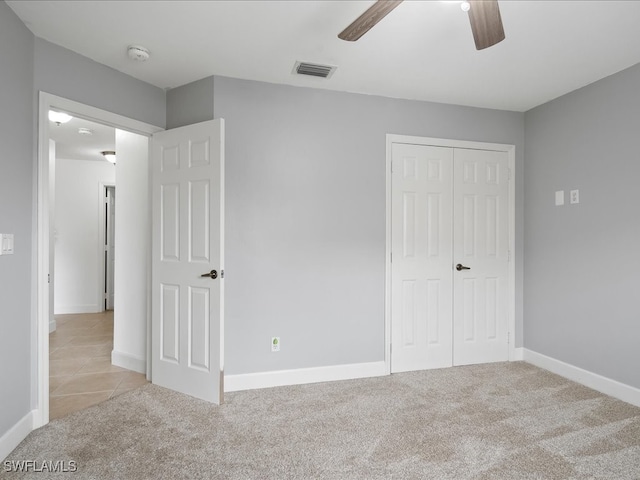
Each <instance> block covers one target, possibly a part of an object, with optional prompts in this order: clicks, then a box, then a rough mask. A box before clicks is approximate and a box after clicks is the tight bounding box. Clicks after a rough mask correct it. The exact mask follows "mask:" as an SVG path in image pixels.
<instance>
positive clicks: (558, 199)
mask: <svg viewBox="0 0 640 480" xmlns="http://www.w3.org/2000/svg"><path fill="white" fill-rule="evenodd" d="M560 205H564V190H558V191H557V192H556V207H559V206H560Z"/></svg>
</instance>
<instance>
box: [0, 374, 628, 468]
mask: <svg viewBox="0 0 640 480" xmlns="http://www.w3.org/2000/svg"><path fill="white" fill-rule="evenodd" d="M7 460H8V461H20V460H37V461H40V462H41V461H59V460H62V461H65V462H69V461H75V462H77V468H78V471H77V472H76V473H75V474H72V473H66V474H47V473H29V474H24V473H14V472H12V473H6V472H4V469H3V468H2V467H3V466H4V465H5V464H4V463H3V464H0V477H1V478H12V479H13V478H15V479H18V478H37V479H45V478H63V477H64V478H82V479H165V478H166V479H189V478H202V479H274V480H275V479H456V480H460V479H592V478H594V479H595V478H597V479H636V480H637V479H640V408H637V407H634V406H632V405H629V404H626V403H624V402H621V401H618V400H615V399H613V398H611V397H607V396H605V395H602V394H600V393H598V392H595V391H593V390H590V389H588V388H586V387H582V386H580V385H578V384H575V383H573V382H570V381H568V380H565V379H563V378H561V377H558V376H556V375H553V374H551V373H548V372H546V371H544V370H540V369H538V368H536V367H533V366H531V365H528V364H525V363H510V364H508V363H500V364H491V365H478V366H470V367H457V368H449V369H443V370H431V371H424V372H415V373H405V374H396V375H392V376H390V377H382V378H373V379H364V380H350V381H342V382H330V383H324V384H314V385H303V386H293V387H281V388H272V389H266V390H254V391H248V392H236V393H230V394H227V395H226V403H225V405H223V406H221V407H215V406H212V405H209V404H207V403H205V402H202V401H199V400H196V399H193V398H191V397H187V396H184V395H180V394H177V393H174V392H171V391H168V390H165V389H162V388H160V387H156V386H154V385H148V386H145V387H142V388H140V389H138V390H134V391H132V392H129V393H125V394H123V395H121V396H119V397H116V398H113V399H111V400H108V401H107V402H105V403H103V404H101V405H98V406H96V407H92V408H90V409H87V410H84V411H81V412H78V413H75V414H72V415H71V416H69V417H66V418H63V419H60V420H55V421H53V422H51V423H50V424H49V425H47V426H46V427H44V428H41V429H39V430H37V431H35V432H32V433H31V434H30V435H29V437H28V438H27V439H26V440H25V441H24V442H23V443H22V444H20V445H19V446H18V448H17V449H16V450H15V451H14V452H13V453H11V455H10V456H9V457H8V458H7Z"/></svg>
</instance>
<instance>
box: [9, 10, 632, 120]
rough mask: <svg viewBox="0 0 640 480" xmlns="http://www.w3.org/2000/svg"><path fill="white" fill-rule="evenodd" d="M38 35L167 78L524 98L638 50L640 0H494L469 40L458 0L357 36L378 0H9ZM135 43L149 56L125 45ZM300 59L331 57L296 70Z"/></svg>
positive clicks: (628, 61)
mask: <svg viewBox="0 0 640 480" xmlns="http://www.w3.org/2000/svg"><path fill="white" fill-rule="evenodd" d="M7 3H8V4H9V6H10V7H11V8H12V9H13V10H14V11H15V12H16V13H17V14H18V16H19V17H20V18H21V19H22V20H23V21H24V22H25V24H26V25H27V26H28V27H29V28H30V29H31V31H32V32H33V33H34V34H35V35H36V36H38V37H41V38H44V39H46V40H49V41H51V42H53V43H56V44H59V45H61V46H63V47H66V48H68V49H70V50H73V51H75V52H77V53H79V54H81V55H84V56H87V57H89V58H92V59H94V60H96V61H98V62H100V63H103V64H105V65H109V66H111V67H113V68H115V69H117V70H120V71H122V72H124V73H127V74H129V75H131V76H133V77H136V78H139V79H141V80H144V81H146V82H149V83H151V84H153V85H156V86H158V87H161V88H173V87H176V86H180V85H184V84H185V83H189V82H191V81H195V80H198V79H200V78H204V77H207V76H210V75H222V76H229V77H236V78H244V79H252V80H261V81H266V82H272V83H282V84H289V85H298V86H309V87H316V88H327V89H331V90H340V91H349V92H359V93H368V94H376V95H383V96H388V97H398V98H407V99H416V100H428V101H435V102H444V103H451V104H459V105H470V106H479V107H489V108H497V109H505V110H516V111H526V110H528V109H530V108H532V107H534V106H537V105H540V104H542V103H544V102H546V101H548V100H551V99H553V98H555V97H558V96H560V95H563V94H565V93H567V92H569V91H572V90H575V89H576V88H579V87H581V86H584V85H586V84H589V83H592V82H594V81H596V80H599V79H601V78H604V77H606V76H608V75H611V74H613V73H615V72H618V71H620V70H623V69H625V68H627V67H629V66H631V65H634V64H636V63H639V62H640V27H639V25H640V1H635V0H628V1H614V0H589V1H580V0H568V1H561V0H554V1H544V0H534V1H525V0H500V3H499V4H500V10H501V13H502V19H503V23H504V28H505V33H506V40H504V41H503V42H502V43H499V44H498V45H496V46H494V47H491V48H489V49H487V50H483V51H476V50H475V47H474V43H473V37H472V34H471V29H470V26H469V20H468V17H467V14H465V13H464V12H462V11H461V10H460V8H459V5H457V4H456V3H455V2H441V1H437V0H430V1H429V0H427V1H408V0H407V1H405V2H403V3H402V4H401V5H400V6H399V7H398V8H396V9H395V10H394V11H393V12H391V13H390V14H389V15H388V16H387V17H386V18H385V19H383V20H382V22H380V23H379V24H378V25H377V26H376V27H374V29H373V30H371V31H370V32H368V33H367V34H365V36H364V37H362V38H361V39H360V40H359V41H357V42H355V43H349V42H344V41H342V40H339V39H338V38H337V34H338V33H339V32H340V31H341V30H343V29H344V28H345V27H346V26H347V25H348V24H349V23H351V22H352V21H353V20H354V19H355V18H356V17H357V16H358V15H359V14H360V13H362V12H363V11H364V10H365V9H366V8H368V7H369V6H370V5H371V4H372V3H373V1H346V0H340V1H328V0H324V1H313V0H302V1H295V0H284V1H271V0H259V1H248V0H245V1H223V0H217V1H186V0H183V1H150V0H145V1H51V0H47V1H28V2H25V1H7ZM131 44H140V45H143V46H145V47H146V48H148V49H149V50H150V52H151V59H150V60H149V61H148V62H146V63H136V62H133V61H131V60H129V59H128V58H127V56H126V48H127V46H128V45H131ZM296 60H302V61H308V62H315V63H322V64H330V65H337V66H338V69H337V71H336V73H335V74H334V75H333V76H332V77H331V78H330V79H328V80H324V79H317V78H312V77H301V76H294V75H293V74H292V73H291V72H292V68H293V65H294V63H295V61H296Z"/></svg>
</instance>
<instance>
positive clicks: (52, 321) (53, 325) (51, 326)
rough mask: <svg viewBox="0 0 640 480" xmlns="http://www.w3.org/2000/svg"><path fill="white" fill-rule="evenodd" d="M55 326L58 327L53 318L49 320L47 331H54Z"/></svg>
mask: <svg viewBox="0 0 640 480" xmlns="http://www.w3.org/2000/svg"><path fill="white" fill-rule="evenodd" d="M56 328H58V325H57V324H56V321H55V319H53V320H49V333H53V332H55V331H56Z"/></svg>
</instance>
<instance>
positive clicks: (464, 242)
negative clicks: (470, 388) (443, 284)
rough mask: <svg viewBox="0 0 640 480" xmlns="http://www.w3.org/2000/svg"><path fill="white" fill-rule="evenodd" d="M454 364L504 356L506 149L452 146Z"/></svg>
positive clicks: (499, 359)
mask: <svg viewBox="0 0 640 480" xmlns="http://www.w3.org/2000/svg"><path fill="white" fill-rule="evenodd" d="M453 176H454V184H453V185H454V187H453V188H454V192H455V193H454V215H453V225H454V234H453V237H454V256H453V263H454V264H458V263H461V264H463V265H464V266H466V267H469V268H470V269H469V270H461V271H457V270H454V274H453V278H454V287H453V288H454V293H453V298H454V306H453V314H454V319H453V325H454V332H453V338H454V348H453V364H454V365H466V364H472V363H486V362H497V361H505V360H508V358H509V354H508V344H507V298H506V292H507V275H508V241H509V237H508V222H507V211H508V210H507V206H508V198H509V197H508V195H509V185H508V182H509V179H508V156H507V153H506V152H494V151H487V150H467V149H454V175H453Z"/></svg>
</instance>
